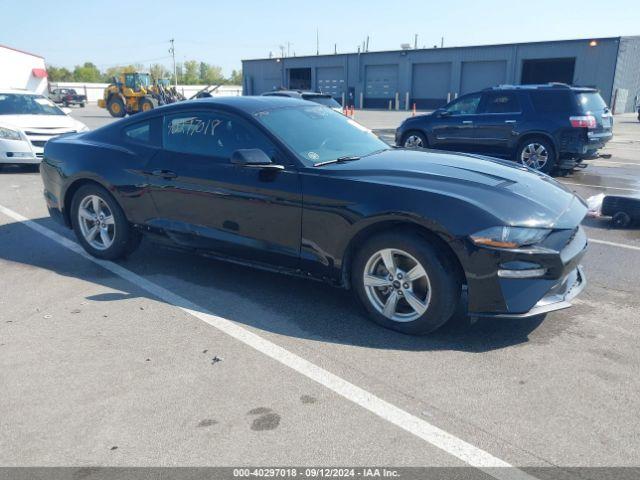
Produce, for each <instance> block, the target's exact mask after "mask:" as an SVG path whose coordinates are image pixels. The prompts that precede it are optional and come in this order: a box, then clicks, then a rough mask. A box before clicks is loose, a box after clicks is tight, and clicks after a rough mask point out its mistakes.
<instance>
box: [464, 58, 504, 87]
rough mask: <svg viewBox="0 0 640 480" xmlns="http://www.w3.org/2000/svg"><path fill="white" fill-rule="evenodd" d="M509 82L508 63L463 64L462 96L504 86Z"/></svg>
mask: <svg viewBox="0 0 640 480" xmlns="http://www.w3.org/2000/svg"><path fill="white" fill-rule="evenodd" d="M506 80H507V62H506V61H489V62H462V70H461V73H460V94H461V95H464V94H465V93H470V92H476V91H478V90H482V89H483V88H487V87H493V86H495V85H501V84H504V83H505V82H506Z"/></svg>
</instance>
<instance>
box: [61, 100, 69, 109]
mask: <svg viewBox="0 0 640 480" xmlns="http://www.w3.org/2000/svg"><path fill="white" fill-rule="evenodd" d="M62 106H63V107H66V108H69V102H67V101H66V100H65V101H64V102H62Z"/></svg>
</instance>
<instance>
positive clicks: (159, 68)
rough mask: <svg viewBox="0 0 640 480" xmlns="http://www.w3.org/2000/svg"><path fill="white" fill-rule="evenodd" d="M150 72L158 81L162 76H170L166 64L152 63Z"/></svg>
mask: <svg viewBox="0 0 640 480" xmlns="http://www.w3.org/2000/svg"><path fill="white" fill-rule="evenodd" d="M149 73H150V74H151V77H152V78H153V79H154V80H156V81H157V80H159V79H161V78H168V77H169V70H167V69H166V68H165V66H164V65H161V64H159V63H156V64H154V65H151V67H150V68H149Z"/></svg>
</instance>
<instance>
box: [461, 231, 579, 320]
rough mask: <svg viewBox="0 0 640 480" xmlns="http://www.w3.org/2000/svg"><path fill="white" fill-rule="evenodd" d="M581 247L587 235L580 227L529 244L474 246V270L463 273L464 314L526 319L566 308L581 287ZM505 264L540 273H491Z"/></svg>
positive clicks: (472, 259) (556, 232)
mask: <svg viewBox="0 0 640 480" xmlns="http://www.w3.org/2000/svg"><path fill="white" fill-rule="evenodd" d="M586 249H587V237H586V234H585V232H584V230H583V229H582V227H578V228H575V229H574V230H556V231H554V232H552V233H551V234H550V235H549V237H547V239H546V240H545V241H544V242H543V244H541V245H539V246H537V247H535V248H530V249H522V250H506V249H491V248H478V249H476V250H475V252H473V254H472V257H471V261H472V266H473V270H474V272H473V273H471V272H469V271H468V270H467V272H466V273H467V287H468V299H469V315H470V316H472V317H494V318H526V317H532V316H536V315H542V314H545V313H549V312H552V311H555V310H560V309H563V308H568V307H569V306H571V303H570V301H571V299H573V298H574V297H575V296H576V295H578V294H579V293H580V292H581V291H582V290H583V289H584V287H585V285H586V277H585V274H584V271H583V270H582V267H581V266H580V261H581V260H582V258H583V256H584V254H585V253H586ZM505 265H526V267H522V268H531V269H540V270H542V272H544V273H541V274H539V276H535V277H530V278H508V277H504V276H500V275H499V274H498V273H497V272H498V270H499V269H501V268H506V267H505ZM518 268H519V267H518Z"/></svg>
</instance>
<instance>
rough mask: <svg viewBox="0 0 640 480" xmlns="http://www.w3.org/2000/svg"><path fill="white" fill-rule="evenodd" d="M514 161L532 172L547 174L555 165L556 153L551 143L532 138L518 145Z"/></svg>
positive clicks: (542, 139)
mask: <svg viewBox="0 0 640 480" xmlns="http://www.w3.org/2000/svg"><path fill="white" fill-rule="evenodd" d="M516 161H518V162H519V163H521V164H522V165H524V166H525V167H529V168H531V169H533V170H538V171H539V172H543V173H549V172H551V171H552V170H553V168H554V167H555V165H556V153H555V150H554V148H553V145H551V142H549V141H548V140H546V139H544V138H535V137H534V138H529V139H527V140H525V141H524V142H522V143H521V144H520V147H519V148H518V151H517V153H516Z"/></svg>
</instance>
